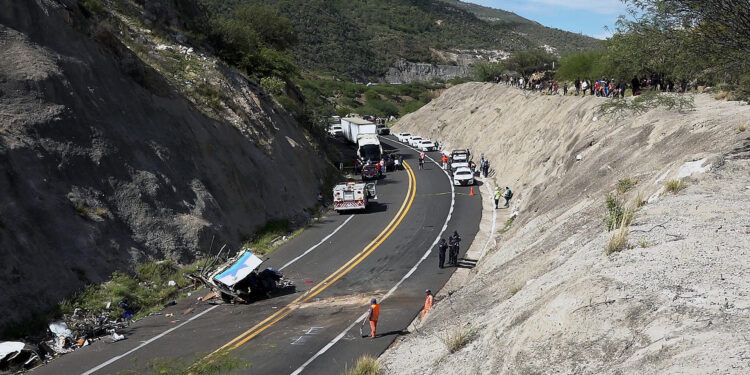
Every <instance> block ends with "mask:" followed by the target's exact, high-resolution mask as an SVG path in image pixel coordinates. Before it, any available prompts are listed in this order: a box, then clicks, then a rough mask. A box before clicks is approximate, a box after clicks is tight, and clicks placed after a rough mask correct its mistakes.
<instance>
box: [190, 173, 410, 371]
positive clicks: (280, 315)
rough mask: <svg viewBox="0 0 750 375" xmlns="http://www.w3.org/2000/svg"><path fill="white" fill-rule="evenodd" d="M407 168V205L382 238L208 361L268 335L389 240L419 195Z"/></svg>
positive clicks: (402, 205) (376, 239) (397, 214)
mask: <svg viewBox="0 0 750 375" xmlns="http://www.w3.org/2000/svg"><path fill="white" fill-rule="evenodd" d="M404 167H405V168H406V171H407V173H408V175H409V188H408V190H407V192H406V197H405V198H404V202H403V203H401V207H400V208H399V210H398V212H397V213H396V216H395V217H394V218H393V219H392V220H391V222H390V223H388V225H387V226H386V227H385V229H383V231H382V232H380V234H378V235H377V236H376V237H375V239H373V240H372V241H371V242H370V243H369V244H367V246H365V248H364V249H362V251H360V252H359V253H357V255H355V256H354V257H353V258H351V259H349V261H348V262H346V264H344V265H343V266H341V267H340V268H339V269H337V270H336V271H334V272H333V273H331V274H330V275H328V277H326V278H325V279H324V280H323V281H321V282H319V283H318V284H316V285H315V286H314V287H312V288H311V289H309V290H308V291H306V292H305V293H303V294H302V295H301V296H299V297H297V298H295V299H294V301H292V302H290V303H289V304H288V305H286V306H284V307H283V308H281V309H279V310H277V311H276V312H275V313H273V314H271V315H270V316H269V317H267V318H266V319H264V320H263V321H261V322H260V323H258V324H256V325H254V326H253V327H252V328H250V329H248V330H247V331H245V332H243V333H242V334H240V335H239V336H237V337H235V338H234V339H232V340H231V341H229V342H228V343H226V344H224V345H223V346H222V347H220V348H219V349H216V350H215V351H213V352H212V353H211V354H209V355H207V356H206V357H205V358H204V360H205V359H209V358H210V357H212V356H213V355H215V354H217V353H219V352H222V351H224V352H230V351H232V350H234V349H237V348H239V347H240V346H242V345H243V344H245V343H246V342H248V341H250V340H252V339H253V338H254V337H255V336H258V335H259V334H260V333H261V332H263V331H265V330H266V329H268V328H270V327H271V326H273V325H274V324H276V323H277V322H279V321H280V320H281V319H284V318H285V317H287V316H288V315H289V314H291V313H292V312H293V311H294V310H296V309H298V308H299V307H300V305H301V304H303V303H305V302H307V301H309V300H310V299H312V298H313V297H315V296H316V295H318V294H319V293H320V292H322V291H324V290H326V289H327V288H328V287H329V286H331V285H333V283H335V282H336V281H337V280H339V279H340V278H342V277H343V276H344V275H346V274H347V273H349V271H351V270H352V269H354V267H356V266H357V265H358V264H360V263H361V262H362V261H363V260H365V258H367V257H368V256H369V255H370V254H372V252H373V251H375V249H377V248H378V247H379V246H380V244H382V243H383V242H384V241H385V240H386V239H387V238H388V237H390V235H391V233H393V231H394V230H396V227H398V226H399V224H401V221H402V220H403V219H404V217H405V216H406V214H407V213H408V212H409V210H410V209H411V206H412V204H413V203H414V197H415V196H416V192H417V180H416V178H415V177H414V171H413V170H412V169H411V167H410V166H409V164H408V163H406V162H404Z"/></svg>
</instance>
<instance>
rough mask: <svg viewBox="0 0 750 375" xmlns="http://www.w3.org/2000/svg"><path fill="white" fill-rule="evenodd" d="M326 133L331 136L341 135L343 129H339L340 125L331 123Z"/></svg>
mask: <svg viewBox="0 0 750 375" xmlns="http://www.w3.org/2000/svg"><path fill="white" fill-rule="evenodd" d="M328 134H330V135H331V136H332V137H341V136H343V135H344V131H343V130H342V129H341V125H331V127H330V128H328Z"/></svg>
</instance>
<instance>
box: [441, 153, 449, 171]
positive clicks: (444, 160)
mask: <svg viewBox="0 0 750 375" xmlns="http://www.w3.org/2000/svg"><path fill="white" fill-rule="evenodd" d="M440 161H442V162H443V169H448V155H446V154H443V157H442V158H440Z"/></svg>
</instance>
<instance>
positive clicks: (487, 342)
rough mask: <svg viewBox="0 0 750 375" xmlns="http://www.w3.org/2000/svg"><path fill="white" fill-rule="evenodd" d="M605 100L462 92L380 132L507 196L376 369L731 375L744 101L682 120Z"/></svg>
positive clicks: (745, 318)
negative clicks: (456, 278)
mask: <svg viewBox="0 0 750 375" xmlns="http://www.w3.org/2000/svg"><path fill="white" fill-rule="evenodd" d="M605 100H609V99H604V98H592V97H587V98H581V97H575V96H569V97H562V96H553V95H541V94H537V93H532V92H529V91H522V90H519V89H516V88H512V87H508V86H505V85H502V84H500V85H495V84H482V83H467V84H463V85H458V86H454V87H452V88H450V89H448V90H446V91H445V92H444V93H443V94H442V95H441V96H440V97H438V98H436V99H435V100H433V101H432V102H430V103H429V104H428V105H425V106H424V107H422V108H421V109H420V110H418V111H416V112H414V113H411V114H409V115H407V116H405V117H404V118H402V119H401V120H399V122H398V124H397V125H396V126H394V128H393V131H394V132H400V131H408V132H410V133H412V134H419V135H422V136H428V137H430V138H432V139H436V140H439V141H441V144H443V145H444V147H445V148H446V149H453V148H465V147H468V148H470V149H471V151H472V153H473V155H475V158H477V157H478V155H480V154H484V155H485V156H486V157H488V159H489V160H490V162H491V165H492V172H491V174H490V178H488V179H485V180H484V183H485V184H491V185H492V186H500V187H503V188H504V187H505V186H509V187H511V189H512V190H513V191H514V193H515V194H514V197H513V199H512V201H511V205H510V209H500V210H497V211H495V212H496V214H497V220H496V224H497V227H496V232H495V234H494V235H493V237H494V239H495V240H496V242H492V241H491V242H490V243H491V244H493V243H496V244H497V245H496V246H494V247H493V246H491V247H490V249H489V250H488V251H487V252H486V253H485V254H484V256H483V257H482V258H481V259H479V261H478V264H477V267H476V268H474V269H473V270H472V271H471V272H470V276H467V278H468V282H467V283H466V284H465V285H462V286H461V287H458V288H455V289H451V290H444V291H441V292H440V294H439V295H438V298H437V299H438V301H437V303H436V305H435V307H434V308H433V309H432V310H431V311H430V313H429V314H428V315H427V319H426V321H424V322H423V323H419V324H418V329H416V330H414V331H413V332H412V333H411V334H409V335H406V336H404V338H403V340H402V341H400V342H398V344H397V345H394V346H393V348H392V349H389V350H388V351H387V352H386V354H385V355H384V356H383V357H381V360H382V361H383V362H384V364H385V367H386V368H387V371H386V373H389V374H399V375H401V374H435V373H441V374H454V373H455V374H459V373H460V374H463V373H471V374H613V375H615V374H678V373H679V374H696V375H697V374H720V373H721V374H741V373H745V372H746V371H744V369H746V368H747V365H748V363H747V359H746V357H745V356H744V355H743V354H742V353H745V352H747V351H748V350H750V344H749V343H748V341H747V340H746V337H748V335H750V329H748V327H749V325H748V323H749V322H750V314H748V307H750V298H749V297H748V296H750V286H749V285H750V283H748V281H750V273H749V272H748V271H747V270H748V258H747V255H748V249H750V194H748V192H750V184H748V181H749V180H748V176H750V138H748V134H747V131H746V130H744V129H746V125H745V124H747V123H749V122H750V106H748V105H747V104H745V103H738V102H721V101H716V100H714V99H713V98H711V97H710V96H708V95H697V96H695V106H696V108H695V110H694V111H688V112H684V113H678V112H672V111H667V110H664V109H654V110H651V111H648V112H646V113H642V114H637V115H636V114H623V116H619V117H611V116H602V115H601V114H600V112H599V110H598V106H599V105H600V104H601V103H603V102H604V101H605ZM625 179H627V180H628V181H630V182H629V185H628V184H626V185H627V187H626V188H623V187H621V185H622V183H621V182H620V181H622V180H625ZM670 180H680V181H683V182H684V184H685V186H686V187H685V188H684V189H682V190H679V191H678V192H677V194H673V193H670V192H667V191H666V190H665V185H666V182H667V181H670ZM485 188H486V187H482V189H485ZM608 194H614V196H615V197H616V198H617V199H619V200H621V201H622V202H624V203H623V207H624V208H625V209H628V208H632V209H635V213H634V216H633V218H632V222H631V223H630V225H629V226H626V227H625V228H626V229H625V230H623V231H622V232H620V231H619V230H615V231H612V232H608V231H607V228H606V227H605V224H604V222H605V221H604V219H605V217H606V215H607V214H608V211H607V209H606V208H605V207H606V206H605V197H606V196H607V195H608ZM485 197H486V195H485ZM636 202H638V204H637V205H636ZM511 213H516V214H517V216H516V217H515V219H514V220H512V221H508V219H509V217H510V215H511ZM484 214H485V215H490V216H492V214H493V213H492V211H491V210H488V211H485V212H484ZM620 233H624V235H625V242H624V244H623V246H622V247H620V248H619V249H618V250H619V251H615V252H613V253H611V254H608V253H606V250H605V249H607V248H608V247H610V246H611V245H612V244H613V239H615V240H616V239H617V236H619V235H620ZM478 238H481V237H478ZM484 238H486V237H484ZM483 241H484V240H482V242H483ZM478 245H479V247H480V248H481V246H482V244H478ZM472 246H474V245H472ZM461 333H465V334H468V336H465V337H469V339H467V340H466V342H465V343H464V344H465V345H463V346H458V347H457V348H456V347H454V348H453V349H455V350H453V351H449V350H448V349H449V348H448V346H449V344H450V340H452V339H454V338H455V337H456V336H457V335H458V334H461Z"/></svg>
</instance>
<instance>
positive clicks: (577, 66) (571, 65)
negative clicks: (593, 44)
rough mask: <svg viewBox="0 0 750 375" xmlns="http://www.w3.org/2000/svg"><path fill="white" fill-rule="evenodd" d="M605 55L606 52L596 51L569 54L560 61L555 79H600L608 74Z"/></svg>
mask: <svg viewBox="0 0 750 375" xmlns="http://www.w3.org/2000/svg"><path fill="white" fill-rule="evenodd" d="M605 53H606V52H605V51H604V50H595V51H588V52H577V53H571V54H567V55H565V56H563V57H562V59H560V67H559V68H558V69H557V72H555V77H556V78H557V79H562V80H569V81H573V80H576V79H588V80H596V79H599V78H601V77H602V76H604V75H607V74H608V71H607V69H606V68H605V61H604V57H605Z"/></svg>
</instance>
